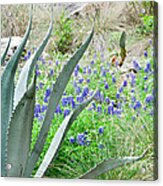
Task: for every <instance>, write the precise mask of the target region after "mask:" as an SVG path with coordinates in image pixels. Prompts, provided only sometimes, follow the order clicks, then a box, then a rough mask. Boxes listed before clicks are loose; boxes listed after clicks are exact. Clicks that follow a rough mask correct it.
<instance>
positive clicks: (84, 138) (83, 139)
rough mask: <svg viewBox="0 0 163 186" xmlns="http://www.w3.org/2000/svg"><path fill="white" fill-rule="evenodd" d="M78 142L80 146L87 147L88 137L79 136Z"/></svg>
mask: <svg viewBox="0 0 163 186" xmlns="http://www.w3.org/2000/svg"><path fill="white" fill-rule="evenodd" d="M77 142H78V144H79V145H85V142H86V136H85V135H84V134H83V133H82V134H78V136H77Z"/></svg>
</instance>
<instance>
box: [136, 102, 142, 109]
mask: <svg viewBox="0 0 163 186" xmlns="http://www.w3.org/2000/svg"><path fill="white" fill-rule="evenodd" d="M141 107H142V104H141V103H140V102H139V101H136V103H135V105H134V110H137V109H140V108H141Z"/></svg>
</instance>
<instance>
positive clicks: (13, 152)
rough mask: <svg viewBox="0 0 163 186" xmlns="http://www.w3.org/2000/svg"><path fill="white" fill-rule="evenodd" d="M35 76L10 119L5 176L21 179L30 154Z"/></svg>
mask: <svg viewBox="0 0 163 186" xmlns="http://www.w3.org/2000/svg"><path fill="white" fill-rule="evenodd" d="M35 90H36V76H35V78H34V81H33V82H32V85H31V86H30V87H29V89H28V90H27V92H26V93H25V94H24V96H23V98H22V99H21V100H20V102H19V103H18V105H17V107H16V108H15V111H14V112H13V114H12V117H11V118H10V125H9V128H8V136H7V176H9V177H22V175H23V172H24V169H25V166H26V163H27V159H28V156H29V152H30V144H31V134H32V126H33V117H34V106H35Z"/></svg>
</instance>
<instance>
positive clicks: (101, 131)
mask: <svg viewBox="0 0 163 186" xmlns="http://www.w3.org/2000/svg"><path fill="white" fill-rule="evenodd" d="M98 133H99V134H103V133H104V127H103V126H101V127H99V129H98Z"/></svg>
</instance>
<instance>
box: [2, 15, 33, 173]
mask: <svg viewBox="0 0 163 186" xmlns="http://www.w3.org/2000/svg"><path fill="white" fill-rule="evenodd" d="M31 25H32V13H31V14H30V20H29V24H28V28H27V31H26V33H25V35H24V38H23V39H22V42H21V44H20V45H19V47H18V48H17V50H16V52H15V54H14V55H13V56H12V58H11V59H10V61H9V63H8V64H7V66H6V68H5V71H4V73H3V75H2V79H1V90H2V92H1V93H2V94H1V106H2V111H1V115H2V116H3V117H2V119H1V126H2V130H1V131H2V132H1V142H2V146H1V149H2V150H1V162H2V166H1V170H2V171H1V173H2V176H5V175H6V171H5V170H6V140H7V128H8V122H9V118H10V116H11V113H12V109H13V97H14V77H15V72H16V69H17V65H18V62H19V59H20V56H21V53H22V51H23V48H24V46H25V44H26V42H27V39H28V36H29V33H30V30H31Z"/></svg>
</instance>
